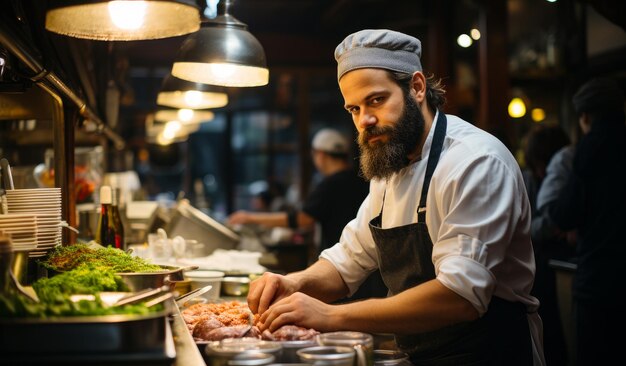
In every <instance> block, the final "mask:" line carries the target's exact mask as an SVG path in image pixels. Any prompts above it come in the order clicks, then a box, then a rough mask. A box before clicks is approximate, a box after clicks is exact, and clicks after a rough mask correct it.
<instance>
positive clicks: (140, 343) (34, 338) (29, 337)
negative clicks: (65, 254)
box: [0, 311, 168, 355]
mask: <svg viewBox="0 0 626 366" xmlns="http://www.w3.org/2000/svg"><path fill="white" fill-rule="evenodd" d="M167 314H168V311H161V312H155V313H151V314H147V315H106V316H76V317H69V316H68V317H58V318H11V319H7V318H0V354H2V355H19V354H29V355H33V354H35V355H42V354H52V353H54V354H68V353H72V354H74V353H76V354H89V353H100V354H102V353H132V352H152V351H156V352H158V351H159V350H162V349H163V348H164V344H165V334H166V322H167V319H166V316H167Z"/></svg>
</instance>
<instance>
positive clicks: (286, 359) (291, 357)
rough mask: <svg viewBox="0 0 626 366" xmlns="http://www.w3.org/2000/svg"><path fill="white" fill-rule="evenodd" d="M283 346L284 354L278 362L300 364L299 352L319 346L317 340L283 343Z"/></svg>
mask: <svg viewBox="0 0 626 366" xmlns="http://www.w3.org/2000/svg"><path fill="white" fill-rule="evenodd" d="M280 344H281V345H282V346H283V354H282V356H281V357H280V359H279V360H278V361H280V362H283V363H300V362H301V361H300V357H298V354H297V352H298V351H299V350H301V349H303V348H309V347H315V346H318V344H317V341H316V340H315V339H307V340H302V341H281V342H280Z"/></svg>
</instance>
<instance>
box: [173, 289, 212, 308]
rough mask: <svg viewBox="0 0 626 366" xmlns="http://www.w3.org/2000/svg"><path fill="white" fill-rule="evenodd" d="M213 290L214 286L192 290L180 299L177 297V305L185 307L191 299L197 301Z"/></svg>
mask: <svg viewBox="0 0 626 366" xmlns="http://www.w3.org/2000/svg"><path fill="white" fill-rule="evenodd" d="M212 288H213V286H211V285H209V286H204V287H200V288H197V289H195V290H192V291H190V292H188V293H186V294H184V295H181V296H179V297H177V298H176V299H175V300H176V305H178V306H185V304H186V303H187V301H189V300H191V299H195V298H196V297H198V296H202V295H204V294H205V293H207V292H208V291H209V290H211V289H212Z"/></svg>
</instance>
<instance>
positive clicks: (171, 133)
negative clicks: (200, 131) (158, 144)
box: [163, 121, 182, 140]
mask: <svg viewBox="0 0 626 366" xmlns="http://www.w3.org/2000/svg"><path fill="white" fill-rule="evenodd" d="M181 127H182V126H181V124H180V122H178V121H169V122H167V123H166V124H165V128H163V137H165V138H167V139H170V140H171V139H173V138H174V137H176V133H177V132H178V131H180V129H181Z"/></svg>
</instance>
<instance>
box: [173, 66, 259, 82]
mask: <svg viewBox="0 0 626 366" xmlns="http://www.w3.org/2000/svg"><path fill="white" fill-rule="evenodd" d="M269 74H270V72H269V70H268V69H266V68H262V67H254V66H244V65H236V64H205V63H199V62H175V63H174V66H173V67H172V75H173V76H175V77H177V78H180V79H183V80H188V81H194V82H197V83H204V84H211V85H220V86H230V87H246V86H262V85H267V83H268V82H269Z"/></svg>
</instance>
